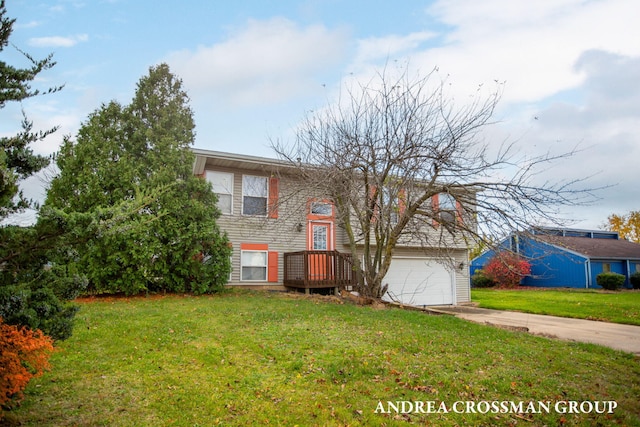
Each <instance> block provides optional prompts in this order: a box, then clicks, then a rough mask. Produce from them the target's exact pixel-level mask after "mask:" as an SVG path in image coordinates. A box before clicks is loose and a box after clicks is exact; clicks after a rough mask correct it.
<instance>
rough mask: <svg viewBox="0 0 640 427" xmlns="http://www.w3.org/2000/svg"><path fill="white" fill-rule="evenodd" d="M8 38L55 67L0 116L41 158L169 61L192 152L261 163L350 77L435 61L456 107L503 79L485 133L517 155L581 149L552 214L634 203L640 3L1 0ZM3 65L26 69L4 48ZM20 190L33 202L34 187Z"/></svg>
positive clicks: (590, 214) (557, 176)
mask: <svg viewBox="0 0 640 427" xmlns="http://www.w3.org/2000/svg"><path fill="white" fill-rule="evenodd" d="M7 3H8V4H7V11H8V16H10V17H13V18H16V19H17V22H16V24H15V26H14V33H13V35H12V38H11V42H12V43H13V44H14V45H15V46H17V47H19V48H20V49H22V50H24V51H26V52H28V53H30V54H31V55H32V56H34V57H36V58H43V57H45V56H46V55H48V54H49V53H53V54H54V59H55V60H56V61H57V65H56V66H55V67H54V68H53V69H51V70H49V71H47V72H46V73H43V74H42V75H41V76H40V78H39V81H38V82H37V85H41V87H47V85H59V84H65V88H64V90H63V91H62V92H59V93H57V94H54V95H49V96H46V97H39V98H37V99H32V100H29V101H27V102H24V104H23V105H21V106H20V105H13V106H8V107H6V108H5V109H3V110H2V112H1V115H0V134H11V133H15V132H16V131H17V130H18V126H19V122H20V118H21V113H20V108H23V109H24V110H25V111H26V113H27V115H28V116H29V118H30V119H32V120H34V122H35V125H36V127H39V128H47V127H50V126H53V125H59V126H60V127H61V129H60V131H59V132H58V133H57V134H56V135H54V136H53V137H51V138H50V139H48V140H47V141H46V142H45V143H43V144H40V145H38V146H37V147H35V150H36V151H37V152H39V153H51V152H54V151H55V150H56V149H57V147H58V144H59V143H60V141H61V139H62V136H63V135H65V134H69V135H75V133H76V132H77V130H78V128H79V126H80V124H81V123H82V122H83V121H84V120H85V119H86V118H87V116H88V114H89V113H91V112H92V111H94V110H96V109H97V108H98V107H99V106H100V104H101V103H106V102H108V101H110V100H112V99H116V100H118V101H120V102H121V103H129V102H130V100H131V98H132V97H133V93H134V90H135V85H136V83H137V82H138V80H139V79H140V78H141V77H142V76H144V75H145V74H147V72H148V69H149V67H150V66H152V65H156V64H159V63H161V62H166V63H168V64H169V66H170V67H171V70H172V71H173V73H174V74H176V75H178V76H179V77H181V78H182V79H183V82H184V87H185V89H186V90H187V92H188V94H189V96H190V98H191V107H192V108H193V110H194V112H195V120H196V132H197V136H196V141H195V147H198V148H204V149H211V150H220V151H229V152H236V153H242V154H253V155H260V156H267V157H273V156H275V154H274V153H273V152H272V150H271V149H270V148H269V141H270V139H283V140H288V139H290V138H291V136H292V131H291V130H292V129H293V128H294V127H295V126H296V123H298V122H299V120H300V119H302V117H303V116H304V114H305V112H307V111H309V110H313V109H317V108H320V107H322V106H324V105H326V104H327V102H329V100H330V99H331V98H332V96H333V94H335V93H336V91H337V90H338V88H339V87H340V85H341V82H342V81H344V79H346V78H348V77H349V76H354V75H355V76H358V75H366V74H367V73H368V72H370V70H372V69H380V67H383V66H384V65H385V64H389V63H394V62H396V61H400V62H401V63H405V62H406V61H408V62H409V63H410V64H411V66H412V67H414V68H415V69H416V70H423V71H429V70H432V69H434V67H437V68H438V69H439V74H440V75H442V76H448V77H447V81H448V82H449V83H450V84H451V86H450V87H451V90H452V94H453V95H454V96H455V99H456V100H464V99H468V97H467V95H468V94H471V93H473V92H474V91H475V89H476V88H477V87H478V86H479V85H484V84H487V85H489V84H493V82H494V81H495V80H498V81H500V82H505V87H504V93H503V96H502V100H501V102H500V105H499V109H498V111H497V112H496V115H495V118H496V120H497V121H498V123H497V124H496V125H495V126H494V127H493V128H491V129H487V133H486V135H487V137H488V138H489V140H491V139H492V138H493V139H495V141H496V142H502V141H503V140H504V139H507V140H511V141H515V142H516V143H517V144H518V145H519V147H521V149H522V150H523V151H526V152H527V153H531V154H532V155H534V154H542V153H544V152H546V151H550V152H551V153H561V152H565V151H568V150H571V149H573V148H574V147H576V146H577V147H578V148H579V150H580V151H579V152H578V153H577V154H576V155H574V156H573V157H572V158H571V159H569V160H563V161H562V162H560V163H558V164H556V165H555V167H553V168H551V169H549V170H548V172H547V174H546V175H547V177H548V178H549V179H550V180H572V179H576V178H582V177H586V176H591V178H589V180H588V181H587V185H588V186H589V187H600V186H611V187H610V188H608V189H607V190H603V191H600V192H599V193H597V194H598V196H599V197H600V200H599V201H598V202H597V203H595V204H593V205H592V206H590V207H580V208H575V209H573V210H570V211H566V212H565V214H566V215H567V216H568V217H570V218H572V219H575V220H576V223H575V224H574V226H575V227H580V228H597V227H598V226H599V225H601V224H602V223H604V222H605V221H606V217H607V215H608V214H610V213H613V212H615V213H625V212H628V211H630V210H638V209H640V165H639V162H640V25H638V24H637V19H638V17H639V16H640V6H638V4H637V0H536V1H530V0H483V1H477V0H442V1H439V0H435V1H426V0H421V1H420V0H402V1H389V0H387V1H380V0H366V1H364V0H363V1H360V0H357V1H355V0H354V1H350V0H342V1H340V0H298V1H296V0H279V1H275V0H254V1H242V0H238V1H222V0H216V1H212V0H183V1H156V0H10V1H8V2H7ZM2 55H3V57H4V58H3V60H4V61H7V62H9V63H11V64H14V65H18V64H24V65H26V63H25V62H24V60H23V59H22V58H21V57H20V54H19V53H18V52H17V51H16V49H15V48H14V47H12V46H9V47H7V48H6V49H5V50H4V51H3V52H2ZM32 181H33V182H28V183H26V186H25V188H26V189H27V191H28V192H29V194H30V195H32V194H33V195H35V197H37V192H35V190H34V188H35V187H37V186H38V185H37V183H35V180H32Z"/></svg>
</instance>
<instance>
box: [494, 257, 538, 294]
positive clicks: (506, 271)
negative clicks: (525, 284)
mask: <svg viewBox="0 0 640 427" xmlns="http://www.w3.org/2000/svg"><path fill="white" fill-rule="evenodd" d="M483 270H484V274H485V275H486V276H487V277H488V278H490V279H491V280H493V281H494V282H495V283H496V285H497V286H498V287H503V288H513V287H516V286H518V284H519V283H520V280H522V278H523V277H525V276H528V275H529V274H531V264H529V263H528V262H527V261H525V260H524V259H522V257H520V256H519V255H517V254H514V253H513V252H500V253H499V254H497V255H496V256H494V257H493V258H491V260H489V262H488V263H487V265H485V266H484V269H483Z"/></svg>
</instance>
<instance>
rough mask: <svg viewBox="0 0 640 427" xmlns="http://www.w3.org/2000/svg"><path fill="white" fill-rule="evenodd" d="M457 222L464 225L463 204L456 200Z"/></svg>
mask: <svg viewBox="0 0 640 427" xmlns="http://www.w3.org/2000/svg"><path fill="white" fill-rule="evenodd" d="M456 220H457V221H458V224H462V204H461V203H460V202H459V201H457V200H456Z"/></svg>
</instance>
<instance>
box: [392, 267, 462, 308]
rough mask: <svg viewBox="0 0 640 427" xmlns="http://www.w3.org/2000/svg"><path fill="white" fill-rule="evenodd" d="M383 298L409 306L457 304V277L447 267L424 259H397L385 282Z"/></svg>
mask: <svg viewBox="0 0 640 427" xmlns="http://www.w3.org/2000/svg"><path fill="white" fill-rule="evenodd" d="M384 283H386V284H387V285H388V289H387V294H385V295H384V297H383V299H384V300H386V301H396V302H400V303H403V304H408V305H417V306H421V305H447V304H453V303H454V298H453V292H454V288H453V277H452V273H450V272H449V271H448V270H447V269H446V268H445V266H444V265H442V264H440V263H438V262H437V261H435V260H430V259H424V258H396V259H394V260H393V261H392V262H391V266H390V267H389V271H388V273H387V275H386V277H385V279H384Z"/></svg>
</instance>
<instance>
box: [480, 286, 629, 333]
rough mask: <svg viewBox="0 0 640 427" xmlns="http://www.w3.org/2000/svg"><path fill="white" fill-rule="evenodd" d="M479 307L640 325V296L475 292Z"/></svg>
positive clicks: (539, 291) (546, 291) (594, 292)
mask: <svg viewBox="0 0 640 427" xmlns="http://www.w3.org/2000/svg"><path fill="white" fill-rule="evenodd" d="M471 300H472V301H474V302H477V303H478V305H479V306H480V307H483V308H494V309H498V310H514V311H522V312H525V313H534V314H547V315H552V316H560V317H575V318H578V319H590V320H602V321H605V322H613V323H627V324H630V325H640V292H638V291H628V290H625V291H617V292H608V291H598V290H580V289H575V290H570V289H562V290H556V289H548V288H533V289H531V290H528V289H527V290H523V289H518V290H505V289H486V288H482V289H478V288H475V289H472V290H471Z"/></svg>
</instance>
